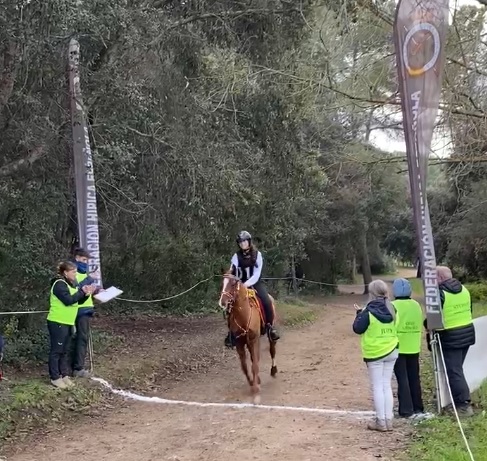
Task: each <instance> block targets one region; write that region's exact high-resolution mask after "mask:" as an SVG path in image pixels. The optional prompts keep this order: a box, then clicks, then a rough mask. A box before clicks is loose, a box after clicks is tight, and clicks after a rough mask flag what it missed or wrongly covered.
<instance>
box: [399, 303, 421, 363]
mask: <svg viewBox="0 0 487 461" xmlns="http://www.w3.org/2000/svg"><path fill="white" fill-rule="evenodd" d="M392 304H393V305H394V307H395V308H396V311H397V313H398V321H397V322H396V327H397V337H398V338H399V353H400V354H419V353H420V352H421V331H422V325H423V311H422V309H421V306H420V304H419V303H418V302H417V301H415V300H414V299H396V300H394V301H392Z"/></svg>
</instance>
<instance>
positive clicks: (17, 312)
mask: <svg viewBox="0 0 487 461" xmlns="http://www.w3.org/2000/svg"><path fill="white" fill-rule="evenodd" d="M219 277H223V276H222V275H211V276H210V277H208V278H206V279H204V280H200V281H199V282H198V283H196V284H195V285H193V286H192V287H190V288H188V289H187V290H184V291H182V292H180V293H177V294H175V295H172V296H168V297H166V298H160V299H127V298H119V297H117V298H116V299H117V300H119V301H123V302H127V303H135V304H139V303H141V304H142V303H146V304H147V303H161V302H164V301H170V300H171V299H176V298H179V297H180V296H183V295H185V294H186V293H189V292H190V291H192V290H194V289H195V288H196V287H198V286H199V285H201V284H203V283H206V282H209V281H210V280H212V279H214V278H219ZM262 280H292V277H263V278H262ZM297 280H299V281H300V282H304V283H311V284H315V285H323V286H329V287H338V286H341V285H343V286H347V287H360V288H363V287H364V284H361V285H348V284H336V283H325V282H318V281H316V280H308V279H297ZM48 312H49V311H14V312H0V315H24V314H47V313H48Z"/></svg>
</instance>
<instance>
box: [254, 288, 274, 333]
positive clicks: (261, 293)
mask: <svg viewBox="0 0 487 461" xmlns="http://www.w3.org/2000/svg"><path fill="white" fill-rule="evenodd" d="M253 288H254V290H255V291H256V292H257V296H258V297H259V299H260V300H261V301H262V306H263V307H264V312H265V317H266V323H270V324H271V325H272V324H273V323H274V313H273V311H272V302H271V298H269V293H268V292H267V288H266V287H265V285H264V283H263V282H261V281H258V282H257V283H256V284H255V285H254V286H253Z"/></svg>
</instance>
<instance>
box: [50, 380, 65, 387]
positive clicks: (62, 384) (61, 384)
mask: <svg viewBox="0 0 487 461" xmlns="http://www.w3.org/2000/svg"><path fill="white" fill-rule="evenodd" d="M51 384H52V385H53V386H54V387H57V388H58V389H66V388H67V387H68V386H67V384H66V383H65V382H64V380H63V378H58V379H51Z"/></svg>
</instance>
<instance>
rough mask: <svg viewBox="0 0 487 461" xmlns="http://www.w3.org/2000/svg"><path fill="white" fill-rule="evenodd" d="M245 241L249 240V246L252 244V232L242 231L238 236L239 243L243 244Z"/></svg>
mask: <svg viewBox="0 0 487 461" xmlns="http://www.w3.org/2000/svg"><path fill="white" fill-rule="evenodd" d="M244 240H248V241H249V244H250V243H252V236H251V235H250V232H247V231H245V230H243V231H240V232H239V233H238V235H237V243H240V242H243V241H244Z"/></svg>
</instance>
